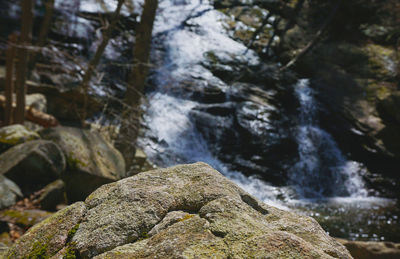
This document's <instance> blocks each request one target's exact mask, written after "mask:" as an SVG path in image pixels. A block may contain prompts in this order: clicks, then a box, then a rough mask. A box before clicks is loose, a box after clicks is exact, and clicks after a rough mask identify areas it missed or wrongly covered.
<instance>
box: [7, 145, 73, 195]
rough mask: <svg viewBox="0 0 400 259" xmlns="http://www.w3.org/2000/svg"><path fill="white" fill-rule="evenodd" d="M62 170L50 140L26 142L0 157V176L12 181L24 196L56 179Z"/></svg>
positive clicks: (61, 159) (59, 155) (58, 151)
mask: <svg viewBox="0 0 400 259" xmlns="http://www.w3.org/2000/svg"><path fill="white" fill-rule="evenodd" d="M64 169H65V158H64V156H63V154H62V152H61V149H60V148H59V147H58V146H57V145H56V144H54V143H53V142H51V141H46V140H33V141H29V142H26V143H23V144H19V145H16V146H14V147H12V148H10V149H9V150H7V151H6V152H4V153H2V154H1V155H0V175H5V176H6V177H8V178H10V179H11V180H13V181H14V182H15V183H16V184H18V186H19V187H20V188H21V189H22V191H23V192H24V193H25V194H27V193H31V192H33V191H36V190H38V189H40V188H41V187H43V186H45V185H46V184H48V183H50V182H51V181H54V180H56V179H58V178H59V177H60V176H61V173H62V172H63V171H64Z"/></svg>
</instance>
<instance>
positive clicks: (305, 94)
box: [139, 0, 400, 242]
mask: <svg viewBox="0 0 400 259" xmlns="http://www.w3.org/2000/svg"><path fill="white" fill-rule="evenodd" d="M224 20H226V17H225V15H224V14H222V13H220V12H218V11H217V10H214V8H213V6H212V5H211V3H210V2H208V1H199V0H186V1H184V0H175V1H169V0H164V1H161V3H160V7H159V10H158V15H157V19H156V22H155V27H154V32H153V35H154V38H155V39H154V42H153V56H155V57H157V60H154V61H153V62H154V63H155V64H156V67H155V69H153V71H152V72H151V77H150V82H151V84H152V87H151V88H150V90H148V92H147V103H146V104H145V105H144V110H145V114H144V127H145V130H144V133H143V135H142V137H141V138H140V140H139V144H140V146H141V147H142V148H143V149H144V151H145V153H146V154H147V155H148V157H149V159H150V160H151V161H152V162H153V163H155V164H156V165H158V166H172V165H175V164H179V163H192V162H197V161H203V162H206V163H208V164H210V165H211V166H213V167H214V168H215V169H217V170H218V171H220V172H221V173H222V174H224V175H225V176H226V177H228V178H229V179H231V180H232V181H234V182H235V183H236V184H238V185H239V186H240V187H242V188H243V189H245V190H246V191H248V192H249V193H250V194H252V195H254V196H256V197H258V198H259V199H261V200H262V201H264V202H266V203H268V204H271V205H273V206H277V207H279V208H281V209H285V210H295V211H297V212H300V213H302V214H305V215H309V216H312V217H314V218H316V219H317V220H318V221H319V222H320V224H321V225H322V226H323V227H324V228H325V230H326V231H327V232H329V233H330V234H331V235H333V236H336V237H344V238H349V239H357V240H380V241H383V240H391V241H397V242H399V241H400V235H399V233H398V231H395V229H398V227H399V219H398V217H397V215H399V211H398V209H397V208H396V201H395V200H391V199H385V198H382V197H374V196H371V195H369V191H368V189H366V187H365V185H364V183H363V179H362V175H363V174H364V173H365V170H367V169H366V168H364V166H363V164H362V163H359V162H356V161H348V160H347V159H346V156H345V155H344V154H342V152H341V151H340V150H339V148H338V146H337V144H336V143H335V141H334V139H333V137H332V136H331V135H329V133H327V132H326V131H324V130H323V129H321V128H320V127H319V125H318V103H317V102H316V101H315V98H314V90H313V89H312V88H311V87H310V84H309V80H308V79H301V80H299V81H298V82H297V83H296V84H294V85H289V86H286V87H287V88H289V89H291V91H292V93H293V96H294V98H295V99H296V101H297V102H298V107H297V109H295V110H294V112H292V113H293V114H291V115H290V114H289V115H287V117H286V118H285V116H279V117H278V119H277V120H274V118H275V117H277V116H276V114H279V113H282V112H285V109H284V107H283V108H282V106H283V105H284V104H282V103H279V102H280V100H279V99H278V97H277V96H278V94H277V92H279V89H278V90H277V89H276V88H274V87H265V86H261V85H262V84H260V83H258V84H253V82H251V84H250V83H248V82H241V83H239V84H238V83H237V82H234V80H226V78H225V77H226V76H225V77H224V76H220V75H221V73H215V69H213V68H210V65H209V63H210V62H209V60H210V56H212V59H214V60H217V63H218V62H219V64H218V65H221V66H222V69H220V70H219V71H221V70H222V71H223V72H224V73H222V74H223V75H226V73H227V74H228V76H227V77H228V78H229V77H230V78H235V73H234V71H235V68H236V66H239V67H240V66H249V67H260V66H262V64H261V61H260V58H259V57H258V56H257V54H256V53H255V52H253V51H251V50H250V51H247V50H246V47H245V46H244V45H243V44H241V43H240V42H238V41H235V40H233V39H232V38H231V37H230V35H229V33H228V32H227V31H226V29H225V27H224ZM160 57H161V59H160ZM221 63H222V64H221ZM211 67H212V66H211ZM242 81H243V80H242ZM210 89H211V90H210ZM243 89H244V90H243ZM204 92H205V93H206V94H204ZM208 92H211V93H212V94H211V95H207V93H208ZM237 92H239V94H243V93H249V92H250V94H249V96H250V97H249V98H247V99H244V100H242V99H240V98H239V99H238V98H235V97H237ZM257 93H258V94H260V93H261V96H264V97H265V98H264V100H263V101H259V100H256V99H257ZM210 97H212V98H214V99H212V98H211V99H212V100H211V101H210ZM274 98H276V99H278V100H276V99H274ZM265 100H267V101H265ZM271 100H272V101H271ZM293 117H294V118H295V119H294V121H295V122H294V123H289V124H287V123H286V124H285V121H287V120H289V119H290V118H293ZM292 121H293V120H292ZM243 125H246V126H245V127H243ZM282 125H289V126H288V128H286V129H284V131H287V132H290V133H282V127H284V126H282ZM240 126H242V127H243V128H245V129H244V130H241V129H236V128H237V127H239V128H240ZM246 127H247V128H246ZM249 132H250V133H251V134H253V136H255V137H256V138H257V137H260V139H261V138H262V139H264V142H259V143H255V146H257V145H259V147H255V149H254V153H255V154H251V153H252V150H246V149H251V148H252V147H253V146H254V145H253V146H251V145H250V144H249V147H247V146H242V147H239V148H238V146H240V143H241V142H240V141H238V140H237V138H243V140H244V141H245V142H252V141H253V140H252V139H251V138H252V137H253V136H250V137H249V134H250V133H249ZM287 139H289V141H287ZM283 142H285V143H286V142H290V143H292V142H294V143H295V145H296V146H297V152H294V153H287V154H284V153H285V150H282V149H281V150H279V149H280V147H281V146H282V143H283ZM271 143H274V144H273V145H272V144H271ZM246 144H247V143H246ZM291 147H293V146H291ZM258 148H259V149H260V150H262V151H260V152H258V151H257V150H258ZM241 149H242V150H241ZM269 149H270V150H278V153H279V152H280V151H281V152H282V156H283V157H286V158H285V159H282V160H279V159H278V161H275V162H277V163H278V164H279V165H278V166H276V165H275V162H270V163H269V160H268V159H265V157H263V156H267V155H268V151H269ZM291 149H292V150H293V148H291ZM230 151H232V152H233V153H235V154H237V155H232V156H227V155H224V154H223V153H224V152H225V153H226V152H230ZM257 152H258V153H257ZM249 153H250V155H249ZM259 161H262V162H259ZM261 165H262V166H261ZM270 165H271V166H270ZM270 167H271V168H272V167H273V168H275V169H274V170H271V169H270ZM276 168H278V169H276ZM252 169H254V170H252ZM269 171H271V172H272V171H276V172H278V174H279V173H280V172H282V171H286V174H287V175H286V179H287V180H286V181H285V182H284V183H283V184H281V183H274V181H270V177H269V176H268V175H269V174H268V172H269ZM254 172H256V173H254ZM263 172H267V173H265V174H263ZM273 174H274V173H270V175H273ZM275 174H276V173H275ZM271 179H272V178H271Z"/></svg>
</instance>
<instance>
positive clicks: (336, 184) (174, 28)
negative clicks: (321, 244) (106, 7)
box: [140, 0, 365, 202]
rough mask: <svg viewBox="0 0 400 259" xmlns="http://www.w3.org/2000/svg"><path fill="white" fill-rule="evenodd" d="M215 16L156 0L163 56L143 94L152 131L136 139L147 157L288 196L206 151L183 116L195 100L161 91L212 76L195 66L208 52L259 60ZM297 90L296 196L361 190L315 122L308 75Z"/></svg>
mask: <svg viewBox="0 0 400 259" xmlns="http://www.w3.org/2000/svg"><path fill="white" fill-rule="evenodd" d="M222 16H223V14H221V13H220V12H218V11H216V10H214V9H213V7H212V5H211V4H210V3H209V2H207V1H201V0H188V1H169V0H164V1H162V2H161V3H160V9H159V12H158V16H157V19H156V22H155V28H154V34H155V35H156V36H159V35H163V39H165V40H164V42H163V47H164V49H165V51H166V55H165V57H164V63H162V65H161V66H160V67H159V68H158V69H157V73H156V79H155V81H156V83H157V87H158V90H157V91H155V92H154V93H153V94H150V95H149V96H148V106H147V108H146V114H145V124H146V125H147V126H148V128H149V129H150V130H151V133H150V134H151V137H147V138H142V139H141V140H140V144H141V145H142V146H143V148H144V150H145V152H146V153H147V154H148V156H149V158H150V159H151V160H152V161H156V163H157V164H159V165H161V166H170V165H174V164H177V163H188V162H195V161H204V162H207V163H209V164H211V165H212V166H213V167H215V168H216V169H217V170H219V171H221V172H222V173H223V174H224V175H226V176H227V177H228V178H230V179H231V180H233V181H235V182H236V183H237V184H238V185H240V186H242V187H243V188H244V189H246V190H247V191H248V192H250V193H251V194H253V195H255V196H257V197H258V198H260V199H262V200H264V201H268V202H271V201H276V200H277V198H276V197H277V196H281V197H282V196H283V197H284V199H286V200H287V199H288V198H289V197H288V194H287V193H290V192H288V189H285V188H282V187H273V186H271V185H269V184H267V183H265V182H264V181H262V180H260V179H257V178H256V177H247V176H244V175H243V174H242V173H240V172H235V171H232V170H229V167H228V166H227V165H225V164H223V163H222V162H221V161H219V160H218V159H217V158H216V157H215V156H213V155H212V153H211V151H210V150H209V148H208V146H207V143H206V141H205V140H204V139H203V137H202V135H201V134H200V133H199V132H197V130H196V128H195V126H194V125H193V123H192V122H191V120H190V118H189V113H190V111H191V109H192V108H193V107H195V105H196V103H195V102H192V101H189V100H185V99H184V98H182V97H181V96H179V94H178V95H177V94H176V92H174V94H172V93H170V92H169V91H168V89H169V87H170V86H173V85H174V84H179V82H180V80H185V79H187V78H185V74H188V73H189V72H190V73H191V74H192V75H193V74H195V75H199V76H201V77H202V78H206V79H207V80H219V79H218V78H216V77H214V76H213V75H212V74H211V72H210V71H209V70H207V69H206V68H204V67H203V66H201V65H200V62H201V61H202V60H203V59H204V54H205V53H206V52H208V51H214V52H224V53H229V54H232V55H235V56H243V55H245V56H244V57H243V58H246V59H248V60H250V63H253V64H255V63H257V62H259V61H258V56H257V55H256V54H255V53H254V52H253V51H246V47H245V46H244V45H243V44H241V43H239V42H236V41H234V40H232V39H231V38H230V37H229V36H228V35H227V34H226V33H225V30H224V29H223V25H222V22H221V20H222ZM187 24H190V26H187ZM186 27H188V28H186ZM244 53H245V54H244ZM296 93H297V96H298V98H299V101H300V104H301V113H300V116H301V119H300V126H299V130H298V136H297V141H298V144H299V157H300V161H299V162H298V163H297V164H296V165H295V167H294V168H293V169H292V172H291V176H292V178H291V179H292V183H294V184H295V186H296V189H297V192H298V193H299V196H300V197H314V198H315V197H323V196H325V195H326V196H335V195H339V196H363V195H365V191H364V188H363V184H362V181H361V179H360V177H359V176H358V171H359V170H358V169H359V168H358V165H357V164H356V163H355V162H349V161H346V159H345V158H344V157H343V155H342V154H341V153H340V150H339V149H338V147H337V146H336V144H335V142H334V141H333V139H332V137H331V136H330V135H329V134H328V133H326V132H325V131H323V130H321V129H320V128H319V127H318V126H317V124H316V123H315V115H314V113H315V109H316V108H315V101H314V99H313V96H312V92H311V88H310V87H308V81H306V80H301V81H300V82H299V84H298V85H297V87H296ZM330 187H332V188H330Z"/></svg>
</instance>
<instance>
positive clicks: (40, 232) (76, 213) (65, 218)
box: [4, 202, 86, 258]
mask: <svg viewBox="0 0 400 259" xmlns="http://www.w3.org/2000/svg"><path fill="white" fill-rule="evenodd" d="M85 211H86V206H85V204H84V203H83V202H78V203H75V204H73V205H71V206H69V207H67V208H65V209H63V210H61V211H59V212H57V213H56V214H54V215H53V216H51V217H49V218H47V219H46V220H44V221H42V222H40V223H39V224H37V225H35V226H33V227H32V228H31V229H29V230H28V232H26V233H25V234H24V235H23V236H22V237H21V238H19V239H18V240H17V241H16V242H15V244H14V245H13V246H12V247H11V248H10V249H9V250H7V251H6V253H5V255H4V258H50V257H51V256H53V255H55V254H56V253H57V252H58V251H59V250H61V249H62V248H63V247H64V246H66V244H67V241H68V240H69V239H70V238H71V230H73V229H74V227H75V226H77V225H78V224H79V222H80V221H81V220H82V218H83V216H84V214H85Z"/></svg>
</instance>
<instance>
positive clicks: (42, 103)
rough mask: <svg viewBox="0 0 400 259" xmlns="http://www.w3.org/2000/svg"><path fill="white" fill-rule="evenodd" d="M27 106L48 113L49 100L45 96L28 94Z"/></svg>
mask: <svg viewBox="0 0 400 259" xmlns="http://www.w3.org/2000/svg"><path fill="white" fill-rule="evenodd" d="M25 102H26V106H29V107H32V108H35V109H36V110H38V111H41V112H47V100H46V96H44V95H43V94H37V93H36V94H28V95H26V98H25Z"/></svg>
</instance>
